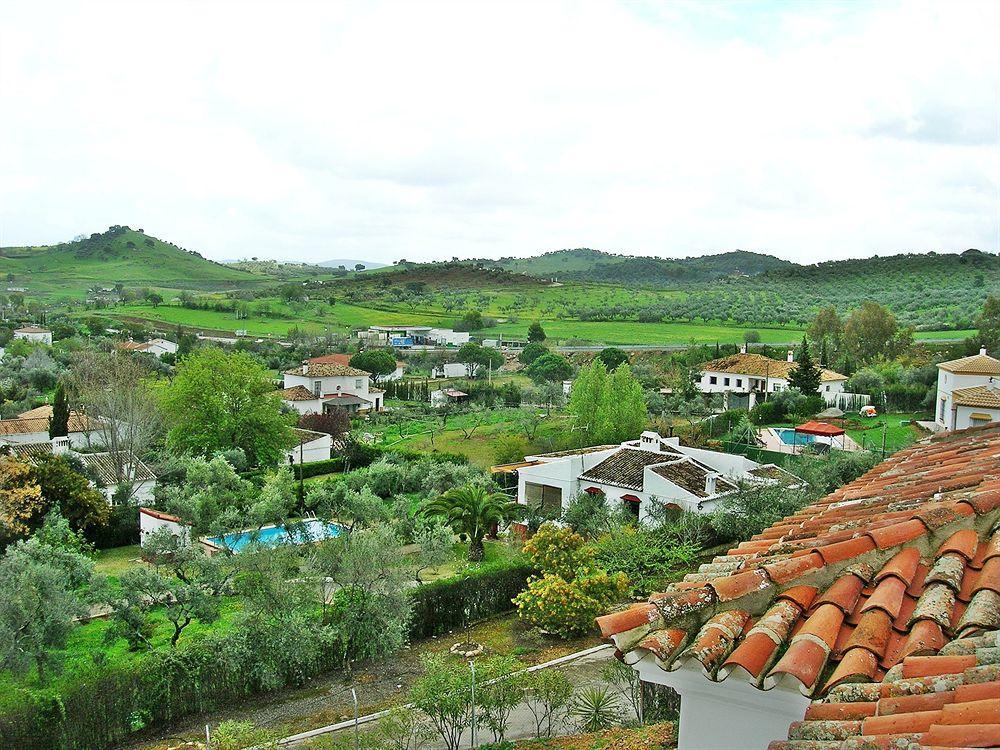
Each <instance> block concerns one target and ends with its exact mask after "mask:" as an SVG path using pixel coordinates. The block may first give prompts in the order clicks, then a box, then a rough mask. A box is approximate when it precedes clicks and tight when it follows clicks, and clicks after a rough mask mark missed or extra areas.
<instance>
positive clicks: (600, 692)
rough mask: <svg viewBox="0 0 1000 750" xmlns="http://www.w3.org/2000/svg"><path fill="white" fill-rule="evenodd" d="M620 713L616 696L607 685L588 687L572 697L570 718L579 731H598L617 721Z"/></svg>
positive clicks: (620, 708) (620, 709) (619, 705)
mask: <svg viewBox="0 0 1000 750" xmlns="http://www.w3.org/2000/svg"><path fill="white" fill-rule="evenodd" d="M621 713H622V706H621V703H620V702H619V701H618V697H617V696H616V695H615V694H614V693H612V692H611V691H610V690H609V689H608V688H607V687H588V688H585V689H584V690H583V692H581V693H580V694H579V695H578V696H576V697H575V698H574V699H573V702H572V703H571V704H570V707H569V715H570V718H571V719H573V720H574V722H575V723H576V726H577V728H578V729H579V730H580V731H581V732H600V731H602V730H604V729H609V728H610V727H613V726H614V725H615V724H617V723H618V717H619V716H620V715H621Z"/></svg>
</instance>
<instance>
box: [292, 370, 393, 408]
mask: <svg viewBox="0 0 1000 750" xmlns="http://www.w3.org/2000/svg"><path fill="white" fill-rule="evenodd" d="M284 386H285V387H284V389H283V390H281V391H280V394H281V398H282V400H283V401H284V402H285V403H286V404H288V405H289V406H290V407H292V408H293V409H295V410H296V411H297V412H299V413H300V414H319V413H322V412H323V411H324V410H326V409H330V408H334V407H338V408H343V409H346V410H347V411H350V412H358V411H381V410H382V404H383V401H384V398H385V391H383V390H381V389H380V388H372V387H371V380H370V373H368V372H365V371H364V370H359V369H358V368H357V367H351V366H350V365H345V364H341V363H339V362H315V361H309V360H306V361H305V362H303V363H302V364H301V365H300V366H298V367H294V368H292V369H291V370H286V371H285V373H284Z"/></svg>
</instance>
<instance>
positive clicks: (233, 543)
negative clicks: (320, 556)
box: [208, 518, 341, 552]
mask: <svg viewBox="0 0 1000 750" xmlns="http://www.w3.org/2000/svg"><path fill="white" fill-rule="evenodd" d="M340 531H341V529H340V526H338V525H337V524H335V523H323V522H322V521H320V520H319V519H316V518H309V519H306V520H305V521H303V522H302V523H298V524H294V525H292V526H291V528H286V527H284V526H270V527H268V528H264V529H261V530H260V531H237V532H234V533H232V534H226V535H225V536H222V537H218V536H212V537H209V538H208V541H209V542H211V543H212V544H215V545H218V546H219V547H228V548H229V549H231V550H232V551H233V552H239V551H240V550H241V549H243V548H244V547H246V546H247V545H248V544H252V543H254V542H256V543H258V544H261V545H263V546H265V547H278V546H280V545H282V544H306V543H307V542H317V541H319V540H320V539H330V538H331V537H335V536H340Z"/></svg>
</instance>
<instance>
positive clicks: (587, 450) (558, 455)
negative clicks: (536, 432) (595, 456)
mask: <svg viewBox="0 0 1000 750" xmlns="http://www.w3.org/2000/svg"><path fill="white" fill-rule="evenodd" d="M617 447H618V445H617V444H612V445H591V446H589V447H587V448H575V449H573V450H568V451H553V452H552V453H532V454H531V455H532V456H534V457H535V458H563V457H564V456H582V455H585V454H587V453H597V452H599V451H609V450H611V449H612V448H617Z"/></svg>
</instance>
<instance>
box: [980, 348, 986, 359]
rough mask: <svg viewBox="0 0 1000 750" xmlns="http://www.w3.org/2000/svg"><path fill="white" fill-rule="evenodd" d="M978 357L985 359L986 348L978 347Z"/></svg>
mask: <svg viewBox="0 0 1000 750" xmlns="http://www.w3.org/2000/svg"><path fill="white" fill-rule="evenodd" d="M979 356H980V357H985V356H986V347H985V346H981V347H979Z"/></svg>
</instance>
